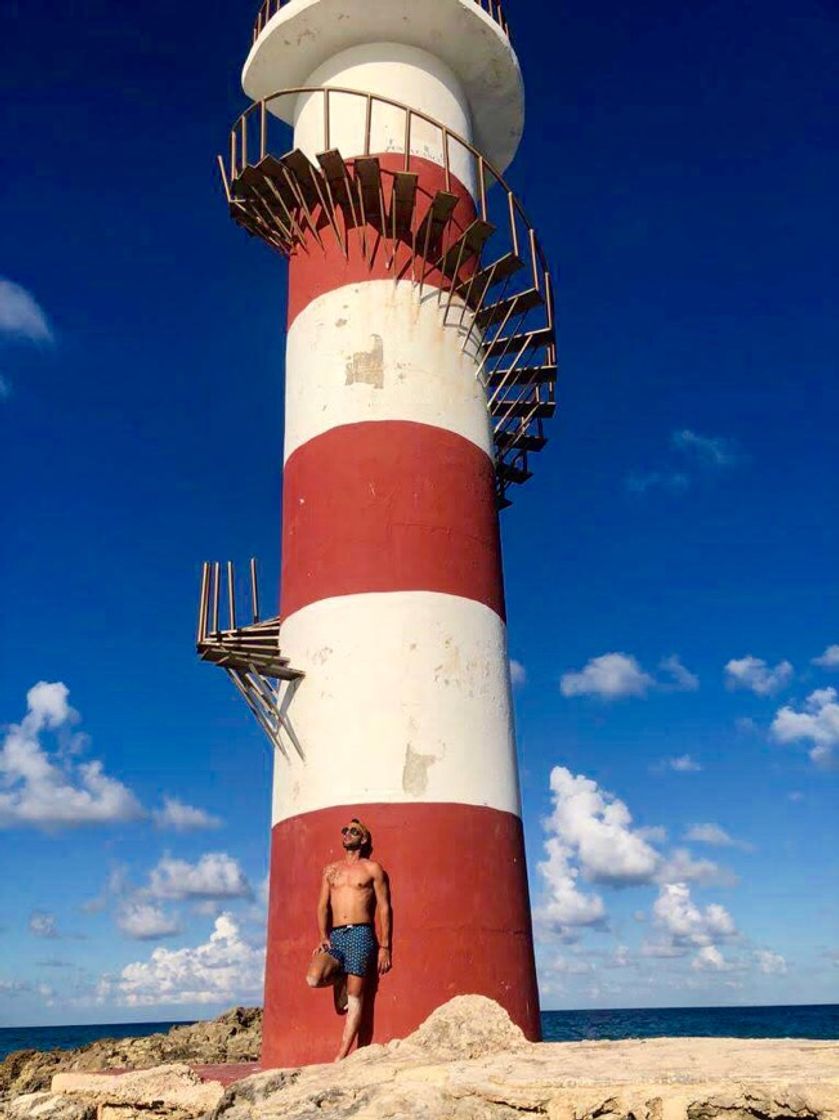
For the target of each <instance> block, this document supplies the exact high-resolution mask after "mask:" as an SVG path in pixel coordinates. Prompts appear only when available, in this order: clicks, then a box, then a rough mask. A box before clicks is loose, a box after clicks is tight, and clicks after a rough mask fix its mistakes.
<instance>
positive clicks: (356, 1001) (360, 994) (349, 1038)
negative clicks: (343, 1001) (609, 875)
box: [335, 976, 364, 1062]
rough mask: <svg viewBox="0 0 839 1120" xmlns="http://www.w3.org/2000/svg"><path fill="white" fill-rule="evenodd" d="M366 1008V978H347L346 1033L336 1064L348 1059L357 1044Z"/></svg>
mask: <svg viewBox="0 0 839 1120" xmlns="http://www.w3.org/2000/svg"><path fill="white" fill-rule="evenodd" d="M363 1006H364V977H363V976H348V977H347V1021H346V1022H345V1023H344V1033H343V1035H342V1036H341V1049H340V1050H339V1051H338V1057H337V1058H336V1059H335V1061H336V1062H340V1060H341V1059H342V1058H346V1056H347V1054H349V1052H350V1050H351V1049H352V1044H353V1043H354V1042H355V1039H356V1035H357V1034H358V1028H359V1026H360V1024H361V1011H362V1008H363Z"/></svg>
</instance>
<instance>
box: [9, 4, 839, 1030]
mask: <svg viewBox="0 0 839 1120" xmlns="http://www.w3.org/2000/svg"><path fill="white" fill-rule="evenodd" d="M510 7H511V11H510V19H511V23H512V30H513V35H514V41H515V44H516V47H517V50H518V52H519V56H520V59H521V61H522V65H523V68H524V73H525V83H526V89H527V106H528V120H527V127H526V132H525V139H524V142H523V144H522V148H521V151H520V154H519V156H518V157H517V159H516V162H515V163H514V165H513V167H512V169H511V171H510V174H509V179H510V182H511V183H512V184H514V185H515V186H517V188H518V189H519V190H520V193H521V195H522V197H523V199H524V201H525V204H526V206H527V208H528V211H529V212H530V213H531V214H532V215H533V216H534V219H535V222H536V224H537V227H538V229H539V233H540V237H541V240H542V242H543V244H544V246H545V248H546V249H547V251H548V254H549V256H550V259H551V261H552V263H553V266H554V268H555V274H556V276H557V277H558V286H559V290H558V311H559V325H560V357H561V363H562V369H563V376H562V382H561V386H560V409H559V412H558V416H557V419H556V420H555V421H554V422H553V424H552V432H551V436H552V438H551V441H550V442H549V444H548V447H547V449H546V450H545V451H544V452H543V453H542V454H541V455H540V456H539V457H538V461H537V463H536V473H535V476H534V478H533V480H532V481H531V482H530V483H528V485H527V486H526V487H524V488H522V489H521V490H520V491H519V492H518V493H516V495H515V499H514V504H513V506H512V508H511V509H509V510H507V511H505V513H504V514H503V517H502V524H503V534H504V549H505V570H506V578H507V595H508V607H509V635H510V647H511V654H512V656H513V657H514V658H515V660H516V662H517V664H518V666H519V667H520V668H519V669H518V670H517V672H516V676H517V677H518V678H519V681H518V683H517V685H516V690H515V694H516V714H517V725H518V734H519V741H520V754H521V766H522V780H523V796H524V815H525V825H526V830H527V840H528V849H529V858H530V870H531V878H532V885H533V895H534V907H535V914H536V924H537V932H538V944H539V960H540V980H541V984H542V993H543V1004H544V1006H547V1007H601V1006H602V1007H609V1006H616V1007H621V1006H624V1007H625V1006H645V1005H665V1006H673V1005H684V1004H718V1003H784V1002H811V1001H813V1002H816V1001H819V1002H821V1001H830V1000H834V1001H835V1000H837V998H839V984H837V980H839V968H837V965H839V936H837V933H839V905H838V904H837V893H838V892H837V890H836V885H837V856H836V849H837V844H836V841H837V826H836V819H837V813H836V807H837V770H836V758H837V754H838V753H839V701H837V696H836V692H831V691H829V690H830V689H836V690H839V649H838V648H837V645H838V644H839V610H837V607H839V598H838V597H837V582H836V556H837V543H839V542H837V535H839V534H837V520H836V517H835V512H834V511H835V509H836V508H837V499H839V486H837V477H838V476H837V458H839V456H838V455H837V441H836V418H837V406H839V379H837V376H836V373H837V371H836V354H837V341H839V339H837V334H839V331H838V330H837V325H836V324H837V319H836V316H835V314H833V315H831V310H832V309H834V308H835V304H836V295H837V280H836V273H835V263H834V262H835V260H836V259H837V255H839V254H837V249H839V246H837V230H836V222H835V196H836V184H837V170H838V169H839V168H837V165H838V164H839V146H837V134H836V132H837V127H836V103H835V102H836V92H835V84H834V78H833V75H834V74H835V66H836V61H837V60H836V54H837V44H839V24H837V16H836V11H835V8H833V6H832V5H829V4H827V3H818V2H816V0H802V2H801V3H799V4H797V5H795V6H794V8H793V7H792V6H790V5H789V4H783V3H781V2H780V0H769V2H767V3H762V4H761V5H759V6H758V5H753V4H749V3H745V2H742V0H738V2H736V3H691V4H689V5H688V4H681V5H680V4H673V3H672V0H669V2H668V3H664V2H658V0H652V2H651V3H648V4H644V5H629V6H627V5H623V4H617V3H614V2H613V0H602V2H599V3H586V4H582V3H578V2H575V0H571V2H567V3H563V4H561V5H555V6H554V5H537V4H536V3H535V2H532V0H530V2H528V0H520V2H519V3H518V4H517V5H513V4H512V0H511V4H510ZM253 14H254V13H253V12H252V11H250V10H249V9H248V8H247V6H245V7H241V6H237V5H232V4H214V5H209V6H204V7H203V8H202V9H201V12H200V22H196V15H197V13H196V10H195V8H194V6H192V7H190V6H188V5H187V6H184V5H174V6H173V5H169V4H163V3H162V2H161V0H150V2H149V3H147V4H144V5H141V6H136V5H135V6H133V7H129V8H119V7H114V5H113V4H107V5H106V4H105V3H103V2H102V0H90V2H89V3H87V4H86V5H85V6H84V8H83V9H78V8H76V9H73V8H68V7H67V6H66V5H58V4H55V5H49V6H48V9H47V10H44V9H43V7H42V8H40V9H39V17H38V19H37V20H35V19H34V18H32V17H31V15H30V14H28V12H27V11H26V10H25V9H24V8H23V7H22V6H20V7H19V9H18V12H17V14H15V12H14V11H12V12H11V13H10V15H9V14H7V16H6V19H7V26H6V28H5V29H4V31H5V39H4V41H6V42H7V43H8V44H9V47H10V49H9V50H8V51H7V64H6V66H5V67H4V73H3V78H2V81H3V84H4V95H5V98H6V101H7V103H8V104H9V105H10V112H9V114H8V118H7V136H6V144H5V150H6V151H7V152H8V153H9V154H11V155H12V156H13V159H12V160H11V164H10V168H9V171H7V174H6V176H5V179H4V195H5V205H4V214H5V216H6V223H5V225H6V228H5V231H4V232H5V236H4V241H3V255H2V259H0V275H2V276H3V277H5V282H4V284H3V286H2V287H0V378H2V381H0V397H2V400H0V427H1V428H2V440H1V442H0V446H1V447H2V451H1V452H0V456H2V477H3V481H4V484H5V485H4V494H3V501H2V505H1V506H0V531H2V539H3V543H4V547H3V565H2V570H3V589H4V606H3V623H4V624H3V641H2V648H0V722H2V723H3V724H4V725H6V726H5V728H4V731H3V740H2V742H3V748H2V755H0V759H2V761H0V861H2V867H3V875H2V877H0V1024H25V1023H50V1022H85V1021H92V1022H96V1021H115V1020H131V1019H137V1020H139V1019H153V1018H164V1017H177V1018H189V1017H193V1016H196V1015H206V1014H211V1013H214V1012H215V1011H217V1010H219V1009H221V1008H222V1007H224V1006H227V1005H230V1004H232V1003H234V1002H236V1001H238V1000H248V1001H253V1000H256V999H258V996H259V990H260V967H261V943H262V938H263V936H264V933H263V925H264V898H263V884H264V878H265V873H266V862H267V841H268V828H269V774H270V756H269V752H268V748H267V746H266V745H265V743H264V742H263V740H262V737H261V733H260V732H259V731H258V729H257V728H256V726H255V725H253V724H252V723H251V722H249V718H248V716H247V713H246V712H245V710H244V708H243V706H242V705H241V702H240V701H239V700H238V698H237V697H236V696H235V694H234V693H233V691H232V689H231V688H230V687H229V686H228V684H227V682H226V681H225V680H224V678H223V676H222V675H221V674H219V673H217V672H216V671H214V670H212V669H211V668H209V667H206V666H202V665H200V664H199V663H198V662H197V661H196V659H195V657H194V655H193V653H192V641H193V631H194V620H195V606H196V595H197V580H198V570H199V565H200V562H201V561H202V560H203V559H205V558H215V557H219V558H224V557H228V556H231V557H233V558H235V559H237V560H239V561H240V562H242V561H244V560H245V559H246V558H247V556H248V555H250V554H251V553H255V554H256V555H258V556H259V557H260V558H261V561H262V565H263V571H264V573H265V583H266V586H270V585H271V584H273V583H274V581H275V579H276V573H277V571H278V565H279V555H278V537H279V533H278V508H279V486H280V463H281V454H280V448H281V443H280V441H281V431H282V403H281V402H282V396H281V392H282V362H283V337H282V331H281V325H282V322H283V319H284V306H285V271H284V268H283V266H282V265H281V263H280V262H278V260H277V259H275V258H274V257H273V256H272V255H271V254H270V253H268V252H267V251H266V250H264V249H263V248H262V247H261V246H259V245H257V244H255V243H253V242H251V241H249V239H248V238H246V237H244V236H243V235H242V234H241V231H239V230H237V229H236V228H235V227H234V226H233V225H232V223H230V222H229V221H228V220H227V218H226V215H225V207H224V205H223V202H222V199H221V197H220V192H219V187H218V183H217V182H216V179H215V174H214V167H213V159H214V155H215V152H216V151H217V150H220V148H221V147H222V146H223V144H224V139H225V136H226V130H227V128H228V126H229V124H230V123H231V122H232V121H233V119H234V118H235V116H236V114H237V113H238V112H239V111H240V109H241V107H242V105H243V103H244V102H243V96H242V94H241V92H240V90H239V87H238V73H239V67H240V64H241V61H242V59H243V57H244V54H245V51H246V49H247V45H248V42H249V34H250V31H249V29H250V24H251V20H252V17H253ZM47 16H48V18H47ZM831 647H833V650H832V652H831ZM674 659H675V660H674ZM38 682H47V683H48V684H50V685H51V686H52V687H49V688H43V687H41V688H34V686H36V685H37V684H38ZM59 682H60V683H59ZM61 685H63V686H64V687H61ZM33 688H34V691H31V690H33ZM27 695H28V696H29V702H27ZM27 703H29V707H28V708H27ZM71 709H72V711H71ZM27 711H28V713H29V714H28V715H27ZM74 712H75V713H77V714H76V715H74V714H73V713H74ZM91 764H95V765H91ZM56 789H58V790H59V793H58V794H56ZM167 798H168V799H169V801H168V802H167V800H166V799H167ZM185 806H186V807H191V808H192V809H193V810H195V812H193V813H190V812H189V811H187V808H185ZM546 845H547V846H546ZM315 858H317V857H316V856H315ZM540 863H541V864H545V867H544V869H543V870H542V871H540V870H539V864H540ZM313 904H314V900H313Z"/></svg>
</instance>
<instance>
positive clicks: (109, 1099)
mask: <svg viewBox="0 0 839 1120" xmlns="http://www.w3.org/2000/svg"><path fill="white" fill-rule="evenodd" d="M52 1091H53V1092H54V1093H63V1094H66V1095H69V1096H70V1097H81V1098H82V1099H84V1100H87V1101H94V1102H95V1103H96V1104H99V1105H103V1106H109V1107H110V1108H111V1109H112V1110H113V1109H116V1110H117V1111H116V1113H115V1115H118V1114H119V1106H127V1107H130V1108H132V1109H136V1110H140V1109H150V1108H153V1109H155V1110H156V1111H157V1112H158V1113H161V1114H178V1115H181V1116H200V1115H202V1114H203V1113H205V1112H210V1111H212V1110H213V1109H214V1108H215V1107H216V1105H217V1104H218V1103H219V1101H220V1100H221V1097H222V1094H223V1092H224V1090H223V1088H222V1086H221V1083H220V1082H218V1081H204V1080H202V1079H201V1078H200V1077H199V1076H198V1075H197V1074H195V1073H193V1071H192V1070H191V1069H190V1068H189V1066H187V1065H184V1064H183V1063H181V1062H175V1063H172V1064H171V1065H165V1066H155V1067H154V1068H153V1069H142V1070H135V1071H134V1072H132V1073H120V1074H104V1073H78V1072H67V1073H57V1074H56V1075H55V1077H53V1079H52Z"/></svg>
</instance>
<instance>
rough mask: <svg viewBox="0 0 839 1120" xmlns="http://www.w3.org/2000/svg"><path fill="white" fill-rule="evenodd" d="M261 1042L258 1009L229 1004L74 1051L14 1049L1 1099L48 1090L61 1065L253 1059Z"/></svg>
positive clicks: (0, 1078)
mask: <svg viewBox="0 0 839 1120" xmlns="http://www.w3.org/2000/svg"><path fill="white" fill-rule="evenodd" d="M261 1043H262V1010H261V1008H258V1007H234V1008H233V1009H232V1010H230V1011H227V1012H225V1013H224V1014H223V1015H220V1016H219V1017H218V1018H217V1019H212V1020H210V1021H209V1022H204V1023H194V1024H192V1025H189V1026H182V1027H172V1028H171V1030H169V1031H167V1032H166V1033H165V1034H152V1035H148V1036H147V1037H145V1038H124V1039H113V1038H110V1039H108V1038H103V1039H99V1040H98V1041H97V1042H92V1043H90V1044H89V1045H87V1046H82V1047H80V1048H79V1049H77V1050H50V1051H39V1050H18V1051H16V1052H15V1053H13V1054H9V1055H8V1057H7V1058H6V1060H5V1061H4V1062H0V1102H2V1101H3V1100H4V1099H10V1098H12V1097H16V1096H19V1095H21V1094H24V1093H34V1092H38V1091H41V1090H45V1089H49V1087H50V1082H51V1080H52V1077H53V1074H55V1073H59V1072H61V1071H63V1070H89V1071H94V1070H102V1069H143V1068H147V1067H149V1066H156V1065H162V1064H163V1063H165V1062H178V1061H190V1062H196V1063H203V1064H207V1065H212V1064H216V1063H219V1062H249V1061H256V1060H257V1059H258V1057H259V1049H260V1046H261Z"/></svg>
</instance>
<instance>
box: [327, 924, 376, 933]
mask: <svg viewBox="0 0 839 1120" xmlns="http://www.w3.org/2000/svg"><path fill="white" fill-rule="evenodd" d="M372 928H373V923H372V922H348V923H347V925H345V926H333V927H332V932H333V933H337V932H338V931H339V930H341V929H372Z"/></svg>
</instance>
